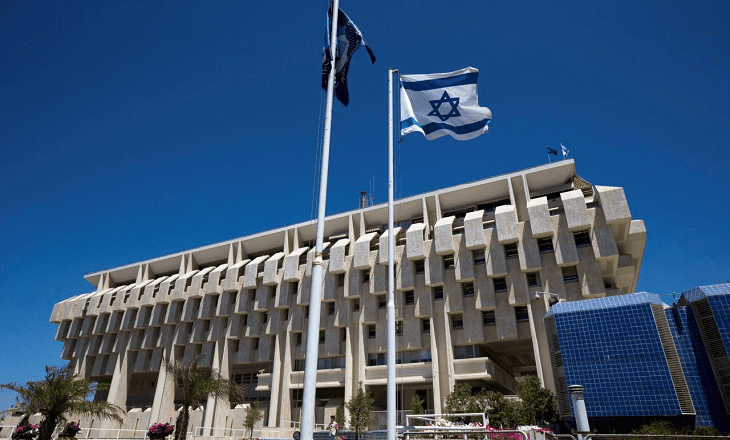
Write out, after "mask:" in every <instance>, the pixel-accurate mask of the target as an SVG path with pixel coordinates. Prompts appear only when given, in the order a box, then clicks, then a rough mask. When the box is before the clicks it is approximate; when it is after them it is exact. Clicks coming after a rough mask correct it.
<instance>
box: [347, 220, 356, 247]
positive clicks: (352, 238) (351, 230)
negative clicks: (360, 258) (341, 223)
mask: <svg viewBox="0 0 730 440" xmlns="http://www.w3.org/2000/svg"><path fill="white" fill-rule="evenodd" d="M347 223H348V225H347V229H348V231H347V235H348V236H349V238H350V243H354V242H356V241H357V239H358V237H357V235H356V233H355V231H356V228H355V218H354V217H353V216H352V214H350V215H348V216H347ZM350 255H352V246H350Z"/></svg>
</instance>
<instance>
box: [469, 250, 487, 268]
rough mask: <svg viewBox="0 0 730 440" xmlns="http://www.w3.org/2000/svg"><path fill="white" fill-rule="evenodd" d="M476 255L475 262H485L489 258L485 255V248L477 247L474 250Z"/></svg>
mask: <svg viewBox="0 0 730 440" xmlns="http://www.w3.org/2000/svg"><path fill="white" fill-rule="evenodd" d="M472 256H473V257H474V264H485V263H486V262H487V259H486V258H485V257H484V249H477V250H475V251H473V252H472Z"/></svg>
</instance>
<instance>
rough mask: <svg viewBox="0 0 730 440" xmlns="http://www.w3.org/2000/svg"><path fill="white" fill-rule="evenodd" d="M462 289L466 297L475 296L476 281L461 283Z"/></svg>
mask: <svg viewBox="0 0 730 440" xmlns="http://www.w3.org/2000/svg"><path fill="white" fill-rule="evenodd" d="M461 291H462V292H464V297H468V296H474V283H461Z"/></svg>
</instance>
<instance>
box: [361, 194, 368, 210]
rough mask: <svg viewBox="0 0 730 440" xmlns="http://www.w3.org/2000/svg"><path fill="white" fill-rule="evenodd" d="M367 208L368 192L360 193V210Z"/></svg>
mask: <svg viewBox="0 0 730 440" xmlns="http://www.w3.org/2000/svg"><path fill="white" fill-rule="evenodd" d="M367 206H368V192H367V191H360V208H361V209H362V208H365V207H367Z"/></svg>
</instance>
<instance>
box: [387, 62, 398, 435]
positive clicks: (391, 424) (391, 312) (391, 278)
mask: <svg viewBox="0 0 730 440" xmlns="http://www.w3.org/2000/svg"><path fill="white" fill-rule="evenodd" d="M396 72H398V71H397V70H395V69H391V68H388V320H387V323H388V440H395V425H396V421H395V411H396V402H395V391H396V390H395V387H396V383H395V270H394V269H395V257H394V254H395V237H394V236H393V73H396Z"/></svg>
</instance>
